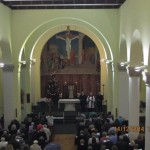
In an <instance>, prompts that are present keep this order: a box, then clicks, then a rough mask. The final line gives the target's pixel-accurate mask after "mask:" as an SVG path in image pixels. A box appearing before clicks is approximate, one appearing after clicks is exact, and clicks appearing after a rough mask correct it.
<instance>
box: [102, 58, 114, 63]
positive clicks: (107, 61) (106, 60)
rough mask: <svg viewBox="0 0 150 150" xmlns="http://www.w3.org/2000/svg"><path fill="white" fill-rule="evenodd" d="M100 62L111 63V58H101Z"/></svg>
mask: <svg viewBox="0 0 150 150" xmlns="http://www.w3.org/2000/svg"><path fill="white" fill-rule="evenodd" d="M101 62H106V64H109V63H112V62H113V60H109V59H101Z"/></svg>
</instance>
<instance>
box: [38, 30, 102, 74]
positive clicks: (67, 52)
mask: <svg viewBox="0 0 150 150" xmlns="http://www.w3.org/2000/svg"><path fill="white" fill-rule="evenodd" d="M81 34H82V33H79V32H76V31H70V30H69V31H68V30H67V31H65V32H60V33H58V34H57V35H54V36H53V37H52V38H50V39H49V40H48V41H47V43H46V44H45V46H44V48H43V51H42V55H41V74H42V75H44V74H49V73H50V72H54V71H55V72H58V73H61V72H63V71H62V69H67V68H69V67H70V66H71V68H74V67H75V68H79V69H80V67H81V68H83V66H84V68H86V67H94V68H95V69H96V70H95V71H97V72H99V71H100V63H99V53H98V50H97V47H96V46H95V44H94V42H93V41H92V40H91V39H90V38H89V37H87V36H85V35H83V34H82V37H83V38H82V39H81V37H80V36H81ZM79 44H80V45H79ZM95 71H94V72H95ZM94 72H93V73H94ZM66 73H67V72H66ZM85 73H86V72H85ZM69 74H70V72H69Z"/></svg>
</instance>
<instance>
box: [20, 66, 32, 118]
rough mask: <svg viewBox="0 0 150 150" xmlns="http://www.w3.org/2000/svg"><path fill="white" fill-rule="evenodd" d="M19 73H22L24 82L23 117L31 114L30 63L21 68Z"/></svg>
mask: <svg viewBox="0 0 150 150" xmlns="http://www.w3.org/2000/svg"><path fill="white" fill-rule="evenodd" d="M21 72H23V73H24V78H25V79H24V80H25V85H24V86H25V103H24V106H25V115H27V114H30V113H31V94H30V93H31V91H30V86H31V85H30V63H29V64H28V63H27V64H26V65H25V66H24V67H22V70H21Z"/></svg>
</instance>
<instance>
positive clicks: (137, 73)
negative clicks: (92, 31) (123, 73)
mask: <svg viewBox="0 0 150 150" xmlns="http://www.w3.org/2000/svg"><path fill="white" fill-rule="evenodd" d="M127 72H128V75H129V76H130V77H140V76H141V71H135V67H127Z"/></svg>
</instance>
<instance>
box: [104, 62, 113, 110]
mask: <svg viewBox="0 0 150 150" xmlns="http://www.w3.org/2000/svg"><path fill="white" fill-rule="evenodd" d="M112 76H113V74H112V63H109V64H107V85H106V86H105V89H106V90H107V91H108V94H107V97H105V99H106V101H107V112H108V111H111V112H112V113H113V90H112V89H113V88H112V87H113V80H112Z"/></svg>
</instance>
